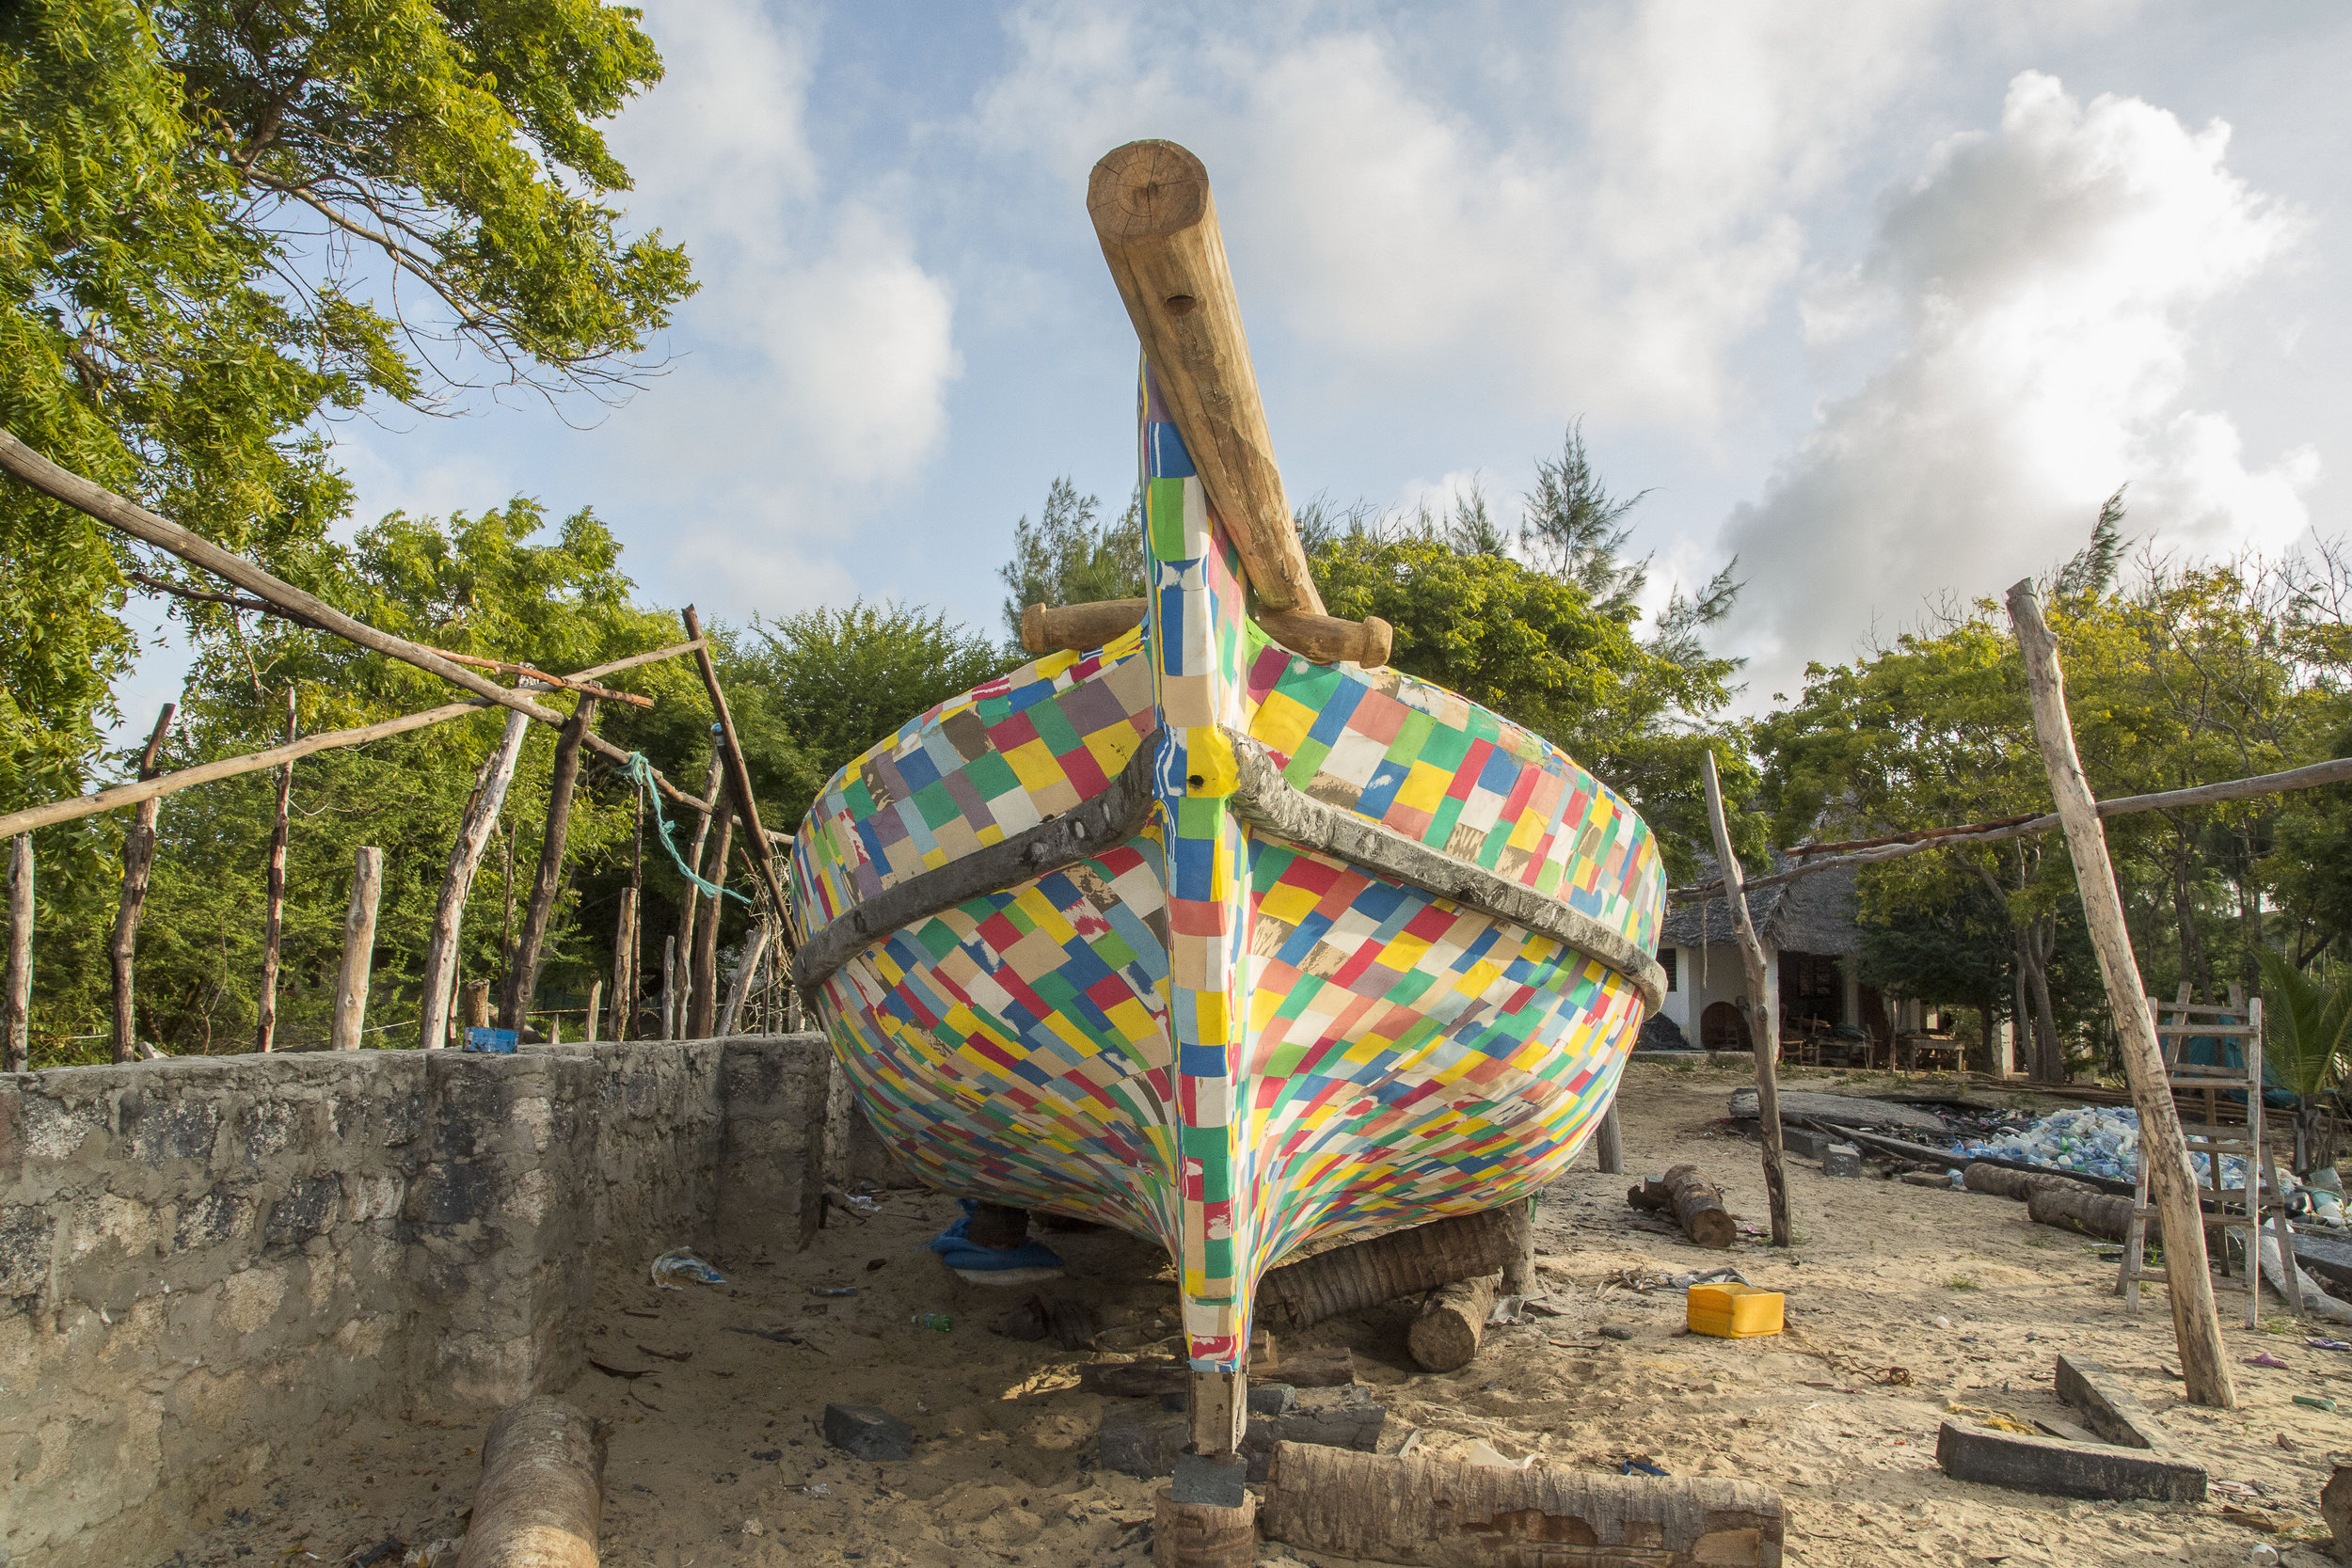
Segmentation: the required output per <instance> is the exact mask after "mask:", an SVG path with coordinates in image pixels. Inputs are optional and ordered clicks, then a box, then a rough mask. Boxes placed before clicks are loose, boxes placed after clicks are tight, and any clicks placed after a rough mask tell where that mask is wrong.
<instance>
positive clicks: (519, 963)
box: [499, 697, 596, 1039]
mask: <svg viewBox="0 0 2352 1568" xmlns="http://www.w3.org/2000/svg"><path fill="white" fill-rule="evenodd" d="M595 724H596V699H595V698H594V697H582V698H581V699H580V705H579V706H578V707H576V708H574V709H573V710H572V716H571V718H570V720H569V721H566V722H565V723H564V729H563V732H562V733H561V734H560V735H558V736H556V740H555V764H554V768H553V770H552V771H551V772H550V773H549V774H548V825H547V831H546V832H544V833H543V834H542V835H541V836H540V839H539V868H538V870H537V871H536V872H535V873H533V874H532V879H531V902H530V903H529V904H527V905H525V906H524V908H523V935H522V942H521V943H520V945H519V946H517V947H516V951H515V961H514V963H513V964H512V965H510V966H509V967H508V969H507V973H506V985H505V988H504V990H503V991H502V993H501V997H500V1006H499V1027H500V1028H501V1029H514V1030H516V1031H519V1030H521V1028H522V1027H523V1023H524V1021H525V1020H527V1019H528V1018H529V1017H530V1016H531V1004H532V1001H533V1000H534V999H535V998H536V996H537V994H538V990H539V966H540V963H541V958H542V955H543V953H544V952H545V950H546V947H547V940H548V923H549V922H550V921H552V920H553V919H554V918H555V900H556V898H557V897H558V895H561V894H562V892H563V890H564V847H565V846H566V845H567V844H568V843H569V842H570V839H571V833H572V797H573V795H574V794H575V793H576V792H577V791H578V789H579V787H580V742H581V741H582V740H584V739H585V738H586V737H587V735H588V732H589V730H590V729H592V728H593V727H594V726H595ZM588 1037H589V1038H590V1039H594V1038H596V1028H595V1025H594V1024H593V1023H592V1024H591V1025H590V1027H589V1032H588Z"/></svg>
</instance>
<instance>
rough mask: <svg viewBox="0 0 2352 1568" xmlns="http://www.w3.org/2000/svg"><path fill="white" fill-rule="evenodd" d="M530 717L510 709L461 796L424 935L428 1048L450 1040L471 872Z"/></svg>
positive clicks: (423, 1026)
mask: <svg viewBox="0 0 2352 1568" xmlns="http://www.w3.org/2000/svg"><path fill="white" fill-rule="evenodd" d="M530 729H531V721H530V720H528V719H526V718H525V717H524V716H523V715H521V714H519V713H516V714H509V715H508V716H507V720H506V734H505V735H504V736H502V737H501V739H500V741H499V746H498V750H496V751H494V752H491V753H490V754H489V756H488V757H487V758H485V759H484V761H483V764H482V769H481V771H480V772H479V773H477V774H476V775H475V776H474V785H473V798H472V799H471V800H468V801H467V802H466V813H465V816H464V817H463V818H462V819H461V820H460V821H459V823H458V828H457V841H456V843H455V844H453V845H452V846H451V847H450V852H449V875H448V876H446V877H444V878H443V879H442V880H441V896H440V899H439V901H438V902H437V904H435V906H434V909H433V926H432V928H431V930H430V931H428V932H427V933H426V936H425V948H424V988H423V994H422V995H421V997H420V998H419V1001H420V1003H421V1006H420V1010H419V1011H420V1016H419V1017H418V1020H417V1034H418V1037H419V1041H420V1043H421V1044H422V1045H423V1047H424V1049H426V1050H427V1051H438V1050H440V1049H441V1048H442V1047H444V1046H446V1045H447V1044H448V1043H449V1019H450V1004H451V1001H452V1000H453V992H454V991H455V990H456V989H457V938H458V933H459V929H460V927H463V926H464V924H465V920H466V899H467V897H468V895H470V894H471V893H472V892H473V875H474V872H475V870H476V869H477V868H478V867H479V866H480V865H481V864H482V852H483V850H485V849H486V848H488V847H489V845H490V833H491V832H492V831H493V830H494V829H496V828H497V826H498V820H499V813H500V812H501V810H503V809H504V808H505V805H506V786H507V785H508V784H512V783H514V782H515V764H516V762H518V761H519V760H521V757H522V754H523V736H525V735H526V734H528V733H529V732H530Z"/></svg>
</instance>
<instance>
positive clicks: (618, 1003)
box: [612, 887, 637, 1040]
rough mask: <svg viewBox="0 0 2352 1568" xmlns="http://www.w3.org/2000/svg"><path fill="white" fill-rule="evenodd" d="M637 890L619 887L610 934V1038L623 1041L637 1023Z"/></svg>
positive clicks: (632, 1031)
mask: <svg viewBox="0 0 2352 1568" xmlns="http://www.w3.org/2000/svg"><path fill="white" fill-rule="evenodd" d="M636 1013H637V890H636V889H635V888H633V887H625V888H623V889H621V918H620V922H619V924H618V926H617V927H616V928H615V929H614V931H613V933H612V1037H613V1038H614V1039H616V1040H625V1039H627V1038H628V1037H629V1036H630V1035H631V1034H632V1033H634V1029H635V1024H636V1022H637V1018H636Z"/></svg>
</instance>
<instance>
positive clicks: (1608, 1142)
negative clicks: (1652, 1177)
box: [1593, 1078, 1625, 1176]
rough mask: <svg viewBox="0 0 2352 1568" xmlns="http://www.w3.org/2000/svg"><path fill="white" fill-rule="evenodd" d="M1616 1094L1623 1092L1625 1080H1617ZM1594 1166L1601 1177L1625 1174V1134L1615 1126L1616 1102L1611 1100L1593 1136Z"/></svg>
mask: <svg viewBox="0 0 2352 1568" xmlns="http://www.w3.org/2000/svg"><path fill="white" fill-rule="evenodd" d="M1617 1092H1618V1093H1619V1094H1623V1093H1624V1092H1625V1080H1624V1079H1622V1078H1620V1079H1618V1080H1617ZM1593 1156H1594V1160H1593V1163H1594V1164H1595V1165H1596V1166H1597V1168H1598V1169H1599V1171H1600V1173H1601V1174H1602V1175H1603V1176H1623V1175H1624V1174H1625V1134H1624V1132H1622V1131H1620V1129H1619V1127H1618V1124H1617V1102H1616V1101H1615V1100H1613V1099H1612V1100H1611V1101H1609V1109H1607V1110H1606V1111H1603V1112H1602V1113H1601V1114H1600V1131H1599V1132H1596V1133H1594V1134H1593Z"/></svg>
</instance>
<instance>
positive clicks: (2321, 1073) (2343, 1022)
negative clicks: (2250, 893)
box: [2262, 948, 2352, 1176]
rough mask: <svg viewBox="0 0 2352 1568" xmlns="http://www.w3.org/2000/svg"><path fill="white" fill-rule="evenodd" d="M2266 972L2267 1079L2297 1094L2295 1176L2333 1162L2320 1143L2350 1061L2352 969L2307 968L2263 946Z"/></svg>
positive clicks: (2264, 1007)
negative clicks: (2330, 1103)
mask: <svg viewBox="0 0 2352 1568" xmlns="http://www.w3.org/2000/svg"><path fill="white" fill-rule="evenodd" d="M2262 974H2263V1068H2264V1077H2265V1080H2266V1081H2269V1082H2274V1083H2276V1084H2278V1085H2280V1087H2282V1088H2285V1089H2287V1090H2289V1091H2291V1092H2292V1093H2293V1094H2294V1095H2295V1097H2296V1106H2295V1174H2296V1175H2297V1176H2304V1175H2308V1174H2309V1173H2310V1171H2311V1168H2312V1165H2313V1164H2334V1163H2335V1161H2334V1159H2333V1153H2332V1150H2323V1149H2322V1148H2321V1147H2320V1142H2321V1126H2322V1123H2323V1121H2324V1119H2325V1113H2326V1111H2327V1103H2326V1100H2327V1097H2328V1095H2330V1094H2333V1093H2334V1092H2335V1091H2336V1090H2337V1089H2339V1088H2341V1087H2342V1086H2343V1084H2344V1068H2345V1066H2346V1064H2347V1062H2352V970H2346V969H2345V968H2344V966H2343V965H2340V964H2322V965H2317V966H2315V967H2313V968H2312V969H2309V970H2305V969H2301V968H2298V967H2296V964H2295V963H2294V961H2293V960H2292V959H2290V958H2287V957H2286V956H2285V955H2284V954H2282V953H2279V952H2275V951H2273V950H2271V949H2269V948H2265V949H2264V950H2263V953H2262ZM2331 1141H2332V1140H2331Z"/></svg>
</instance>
